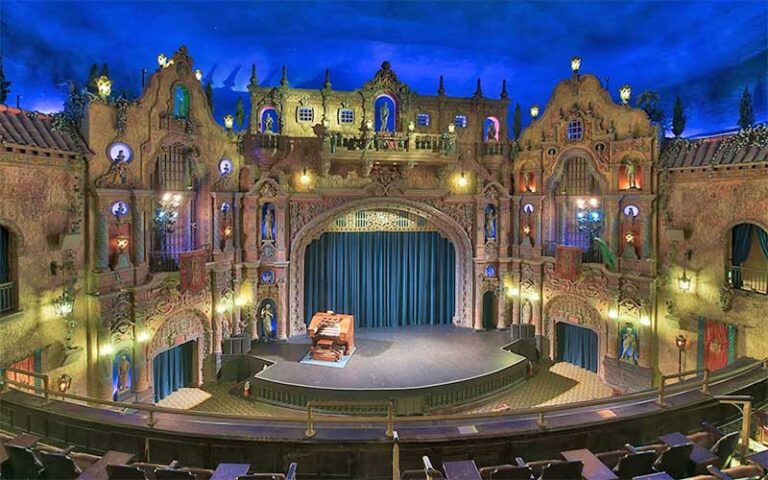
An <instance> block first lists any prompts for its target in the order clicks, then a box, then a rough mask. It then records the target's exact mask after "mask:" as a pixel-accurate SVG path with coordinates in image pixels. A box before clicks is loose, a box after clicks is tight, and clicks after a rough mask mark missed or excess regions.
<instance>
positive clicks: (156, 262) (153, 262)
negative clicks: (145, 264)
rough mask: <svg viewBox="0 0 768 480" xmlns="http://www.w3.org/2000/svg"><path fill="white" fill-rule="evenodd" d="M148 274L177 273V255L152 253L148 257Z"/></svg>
mask: <svg viewBox="0 0 768 480" xmlns="http://www.w3.org/2000/svg"><path fill="white" fill-rule="evenodd" d="M149 271H150V272H178V271H179V254H178V253H168V252H152V253H151V254H150V256H149Z"/></svg>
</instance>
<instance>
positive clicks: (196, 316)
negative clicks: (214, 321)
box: [146, 309, 212, 385]
mask: <svg viewBox="0 0 768 480" xmlns="http://www.w3.org/2000/svg"><path fill="white" fill-rule="evenodd" d="M182 335H183V336H184V338H183V341H182V342H177V339H178V338H179V337H181V336H182ZM189 341H194V342H195V349H194V353H193V356H194V358H195V365H194V377H193V378H194V381H195V383H196V384H198V385H199V384H201V383H202V379H203V377H202V368H203V359H204V358H205V357H206V356H207V355H210V353H211V345H212V334H211V327H210V323H209V320H208V317H207V316H206V315H205V313H203V312H201V311H199V310H195V309H185V310H182V311H180V312H178V313H174V314H172V315H171V316H169V317H168V318H166V320H165V321H164V322H163V323H162V324H161V325H160V327H159V328H158V329H157V330H156V331H155V332H154V334H153V336H152V339H151V340H150V342H149V346H148V347H147V356H146V359H147V361H146V365H147V367H146V368H147V378H148V379H149V383H150V384H151V383H152V378H153V371H152V361H153V360H154V358H155V357H156V356H157V354H159V353H160V352H163V351H165V350H168V349H170V348H173V347H175V346H176V345H180V344H181V343H186V342H189Z"/></svg>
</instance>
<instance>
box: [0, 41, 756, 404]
mask: <svg viewBox="0 0 768 480" xmlns="http://www.w3.org/2000/svg"><path fill="white" fill-rule="evenodd" d="M249 91H250V96H251V113H250V118H249V122H248V126H247V128H246V129H244V130H243V131H241V132H235V131H234V130H233V129H232V128H231V127H230V128H222V127H220V126H219V125H218V124H217V123H216V122H215V121H214V119H213V118H212V116H211V112H210V110H209V108H208V104H207V101H206V98H205V93H204V90H203V88H202V86H201V84H200V82H199V81H198V80H197V79H196V78H195V74H194V67H193V63H192V59H191V58H190V56H189V55H188V53H187V51H186V49H185V48H183V47H182V48H181V49H180V50H179V51H178V52H177V53H176V54H175V55H174V56H173V58H172V61H169V62H167V63H166V64H165V65H164V66H161V67H159V68H158V70H157V71H156V72H155V73H154V74H153V75H152V77H151V79H150V81H149V83H148V85H147V87H146V88H145V90H144V92H143V94H142V96H141V97H140V98H139V99H137V100H136V101H132V102H126V101H116V102H113V101H105V100H102V99H99V98H91V99H90V101H89V103H88V106H87V108H86V109H85V112H84V116H83V118H82V124H81V128H80V131H82V132H83V136H84V143H85V144H87V145H88V149H89V150H87V153H85V154H79V155H80V156H79V157H77V158H84V157H83V155H85V156H87V157H88V158H89V162H88V163H87V167H86V165H85V163H82V168H87V171H85V170H84V173H83V175H81V176H77V175H75V176H74V177H72V178H69V180H68V181H70V182H78V181H79V182H81V183H80V184H79V186H78V187H73V190H74V191H75V192H77V191H78V189H79V191H82V192H84V195H83V198H82V202H81V203H82V210H81V211H80V213H77V212H76V210H73V211H75V212H76V213H75V216H76V217H77V220H78V222H80V223H82V225H83V227H82V229H83V241H82V243H81V244H80V245H78V247H77V248H75V251H76V253H77V258H78V262H80V263H78V267H77V268H76V270H78V271H79V273H78V276H79V278H80V282H81V283H82V284H83V286H82V288H80V289H79V291H78V296H77V298H76V300H75V305H76V309H75V314H76V316H77V317H78V318H80V319H82V321H81V322H79V326H78V335H76V336H75V341H76V342H77V343H79V344H80V345H82V346H84V347H85V352H86V353H87V354H86V355H84V356H83V358H82V360H81V366H80V367H78V368H77V369H75V370H74V371H72V374H73V377H75V382H74V383H75V385H77V387H76V388H77V389H78V390H79V391H87V392H88V393H89V394H91V395H93V396H97V397H100V398H114V397H119V398H128V397H129V396H131V395H139V396H140V395H141V392H144V391H146V389H147V388H148V387H150V386H151V385H152V375H153V372H152V359H153V358H154V357H155V356H157V355H158V354H160V353H162V352H163V351H165V350H167V349H168V348H170V347H173V346H175V345H179V344H181V343H185V342H189V341H193V342H194V345H195V348H194V352H195V353H194V356H195V365H196V369H195V371H196V372H197V373H196V375H195V379H194V380H195V382H196V383H201V382H205V381H209V380H210V381H213V380H215V378H216V373H217V371H218V368H219V366H220V362H221V359H222V355H223V354H224V353H225V352H224V351H223V345H224V344H225V343H226V341H227V338H229V337H235V336H237V335H247V336H249V337H250V338H252V339H255V338H257V337H258V336H259V335H261V334H263V333H262V332H261V331H260V330H259V326H258V323H259V322H258V319H259V318H258V317H259V315H260V312H261V309H262V307H263V306H264V305H267V304H268V305H270V308H271V309H272V312H273V313H272V315H273V317H274V320H275V321H276V322H275V323H276V332H275V335H276V337H277V338H278V339H281V340H282V339H285V338H287V337H289V336H292V335H299V334H302V333H304V331H305V318H306V313H307V312H304V267H305V265H304V257H305V251H306V249H307V247H308V245H309V244H310V243H311V242H312V241H313V240H314V239H317V238H318V237H319V236H320V235H322V234H323V233H324V232H329V231H336V232H338V231H360V230H365V229H372V230H376V229H389V230H399V229H402V230H408V229H416V230H419V229H420V230H424V231H437V232H439V233H440V234H441V235H442V236H444V237H445V238H447V239H449V240H450V241H451V243H452V244H453V246H454V248H455V254H456V261H455V270H456V271H455V278H456V282H455V289H456V292H455V309H454V317H453V323H454V324H455V325H457V326H460V327H466V328H474V329H484V328H486V329H487V328H510V327H511V326H513V325H519V324H532V325H533V328H534V329H535V333H536V335H537V338H538V339H539V346H540V347H541V350H542V351H543V352H544V353H545V354H546V355H549V356H551V357H555V356H557V349H558V338H557V331H558V330H557V324H559V323H563V324H570V325H575V326H579V327H584V328H586V329H589V330H591V331H593V332H594V333H595V335H596V338H597V345H598V352H599V362H598V363H599V365H598V368H597V371H598V373H599V374H600V375H601V376H602V377H603V378H604V379H605V380H606V381H607V382H609V383H611V384H613V385H616V386H617V387H619V388H626V389H633V388H639V387H642V386H648V385H649V384H650V383H651V381H652V378H653V374H654V372H659V371H661V372H666V371H669V370H673V369H674V364H672V366H670V364H671V362H672V360H670V359H668V358H667V357H668V356H669V355H668V350H669V347H668V346H667V345H666V344H667V343H668V342H669V339H668V338H666V337H667V336H668V335H669V334H668V333H665V332H667V330H668V327H665V326H664V323H663V322H665V321H666V320H664V317H663V316H661V317H660V309H659V308H658V307H657V303H658V302H657V298H658V297H659V296H660V295H666V294H663V293H662V290H663V289H665V288H668V287H667V284H665V283H663V282H662V281H661V280H660V279H659V277H658V274H657V271H658V270H659V268H660V265H659V263H660V259H661V258H663V257H662V256H660V255H659V248H660V247H659V240H658V239H659V238H660V232H659V227H658V225H659V221H658V214H657V211H658V209H659V207H658V204H659V202H658V200H657V196H658V195H659V182H658V180H657V179H658V178H659V172H660V169H659V145H658V143H657V140H656V138H657V134H656V131H655V129H654V128H653V127H652V126H651V125H650V123H649V121H648V119H647V117H646V115H645V113H644V112H643V111H641V110H637V109H633V108H630V107H628V106H626V105H618V104H616V103H614V102H613V100H612V99H611V96H610V94H609V92H607V91H606V90H605V88H604V87H603V86H602V85H601V83H600V81H599V80H598V79H597V78H596V77H594V76H592V75H579V74H574V75H573V76H572V77H570V78H567V79H565V80H563V81H561V82H560V83H559V84H558V85H557V86H556V87H555V90H554V92H553V94H552V97H551V99H550V101H549V103H548V104H547V106H546V108H545V109H544V110H543V112H542V114H541V115H540V116H539V117H538V118H536V119H534V120H533V122H532V123H531V125H530V126H529V127H528V128H527V129H526V130H525V131H524V132H523V133H522V135H521V137H520V138H519V140H518V141H512V140H508V137H509V135H508V132H507V126H506V123H507V122H506V119H507V116H508V115H507V113H508V92H507V91H506V85H502V86H501V93H500V96H499V97H500V98H499V99H490V98H487V97H486V96H485V95H484V93H483V90H482V87H481V84H480V82H479V81H478V85H477V91H476V92H475V94H474V96H472V97H470V98H456V97H449V96H447V95H446V93H445V86H444V83H443V80H442V79H441V80H440V83H439V85H438V91H437V95H434V96H425V95H418V94H417V93H416V92H414V91H413V90H411V89H410V87H408V85H407V84H405V83H403V82H402V81H401V80H400V79H398V77H397V75H396V74H395V72H394V69H393V67H392V66H391V65H390V64H389V63H387V62H384V63H383V64H382V66H381V69H380V70H379V71H378V72H376V74H375V75H374V76H373V78H372V79H371V80H370V81H369V82H367V83H366V84H365V85H363V86H362V87H361V88H360V89H357V90H353V91H346V92H339V91H335V90H333V88H332V84H331V81H330V75H329V74H327V75H326V81H325V84H324V85H323V88H322V89H317V90H311V89H294V88H291V87H290V86H289V79H288V72H287V71H285V70H284V71H283V78H282V80H281V82H280V85H278V86H274V87H269V86H263V85H259V82H258V77H257V74H256V69H255V67H254V69H253V73H252V77H251V82H250V85H249ZM0 158H1V159H2V160H3V164H4V165H5V164H6V163H8V162H11V161H12V160H13V158H12V156H11V155H9V154H8V153H6V152H2V153H0ZM73 162H74V160H73ZM59 167H60V165H59ZM3 168H9V167H6V166H4V167H3ZM57 168H58V167H57ZM72 168H73V169H74V168H75V167H74V166H73V167H72ZM19 175H21V174H19ZM662 177H663V178H666V177H664V176H662ZM3 178H5V176H4V177H3ZM48 183H50V184H51V185H53V184H54V183H56V182H53V181H51V182H48ZM56 185H61V183H56ZM666 185H668V183H667V184H666ZM666 188H670V187H669V186H667V187H666ZM22 190H23V189H22ZM671 192H672V191H671V190H670V191H668V193H667V194H666V195H668V196H669V198H670V199H671V201H672V202H674V201H676V199H677V197H675V194H674V193H671ZM62 195H64V196H67V195H69V196H74V197H76V196H77V195H76V194H75V193H73V192H71V191H67V192H62ZM65 203H66V202H65ZM75 203H77V202H75ZM38 206H39V207H40V208H41V209H44V207H43V206H40V205H38ZM666 208H670V207H666ZM680 208H683V206H680ZM3 215H4V216H0V223H2V224H3V225H8V226H10V227H11V228H15V227H13V225H20V224H21V223H22V218H21V217H19V218H16V219H10V220H9V216H8V214H6V213H4V214H3ZM686 218H687V219H692V218H693V215H687V216H686ZM762 221H763V224H765V223H768V219H762ZM393 222H394V223H393ZM388 226H389V227H388ZM390 227H391V228H390ZM62 228H63V227H62ZM18 230H19V234H18V235H19V238H21V237H23V236H27V235H28V234H27V233H25V232H23V229H18ZM662 243H663V242H662ZM83 244H84V245H83ZM85 245H87V247H86V246H85ZM664 248H665V250H664V251H665V252H666V247H664ZM81 257H82V259H81ZM662 263H663V262H662ZM662 270H663V268H662ZM689 308H693V307H689ZM489 319H490V321H489ZM2 327H3V324H0V328H2ZM25 332H27V333H29V332H30V330H29V329H27V330H25ZM659 332H663V336H662V337H660V336H659ZM9 334H10V333H9ZM11 337H13V338H20V335H17V334H16V333H13V334H11ZM11 337H4V338H11ZM41 341H42V340H41ZM45 342H48V343H51V342H55V339H53V338H51V339H48V340H45ZM662 343H663V345H662ZM3 348H4V349H6V350H4V353H6V352H8V351H13V352H14V353H13V355H11V358H12V359H14V360H15V359H16V357H21V356H22V355H21V354H20V353H18V352H16V350H13V349H11V350H8V349H10V348H11V347H8V346H4V347H3ZM750 348H751V347H747V348H746V349H745V350H740V351H739V355H743V354H749V353H750V351H751V350H750ZM17 353H18V354H17ZM124 356H125V357H126V358H130V362H131V365H132V373H131V375H132V378H131V384H130V388H126V389H123V390H122V391H121V390H120V388H116V384H115V380H114V374H113V371H114V368H115V365H116V362H118V361H119V360H120V359H121V358H123V357H124ZM4 357H5V355H4Z"/></svg>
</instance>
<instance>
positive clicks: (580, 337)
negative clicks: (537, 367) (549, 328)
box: [557, 322, 598, 372]
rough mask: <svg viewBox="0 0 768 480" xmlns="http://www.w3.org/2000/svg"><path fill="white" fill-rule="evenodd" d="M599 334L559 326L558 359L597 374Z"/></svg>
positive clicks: (572, 326)
mask: <svg viewBox="0 0 768 480" xmlns="http://www.w3.org/2000/svg"><path fill="white" fill-rule="evenodd" d="M597 357H598V353H597V334H596V333H595V332H593V331H592V330H590V329H588V328H584V327H577V326H576V325H570V324H567V323H563V322H559V323H558V324H557V358H558V360H560V361H563V362H568V363H572V364H574V365H576V366H579V367H581V368H585V369H587V370H591V371H593V372H597V361H598V360H597Z"/></svg>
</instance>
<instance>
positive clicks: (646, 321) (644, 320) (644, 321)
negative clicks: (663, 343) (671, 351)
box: [640, 315, 651, 327]
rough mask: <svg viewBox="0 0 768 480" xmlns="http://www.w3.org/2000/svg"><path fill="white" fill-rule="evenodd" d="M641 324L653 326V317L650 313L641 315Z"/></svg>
mask: <svg viewBox="0 0 768 480" xmlns="http://www.w3.org/2000/svg"><path fill="white" fill-rule="evenodd" d="M640 325H642V326H644V327H650V326H651V318H650V317H649V316H648V315H641V316H640Z"/></svg>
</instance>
